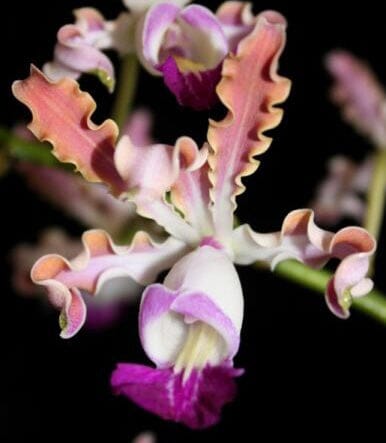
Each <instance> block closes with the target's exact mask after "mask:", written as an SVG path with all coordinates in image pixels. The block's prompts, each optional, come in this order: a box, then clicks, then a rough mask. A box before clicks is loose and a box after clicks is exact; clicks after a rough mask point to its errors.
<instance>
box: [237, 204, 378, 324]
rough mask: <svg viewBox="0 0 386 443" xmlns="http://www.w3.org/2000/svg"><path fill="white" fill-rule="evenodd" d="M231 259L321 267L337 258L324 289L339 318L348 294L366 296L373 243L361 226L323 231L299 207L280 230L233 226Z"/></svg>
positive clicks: (344, 315) (347, 303)
mask: <svg viewBox="0 0 386 443" xmlns="http://www.w3.org/2000/svg"><path fill="white" fill-rule="evenodd" d="M233 245H234V253H235V258H234V260H235V262H236V263H239V264H250V263H253V262H254V261H256V260H261V261H267V262H269V263H271V267H272V268H274V267H275V266H276V265H277V264H278V263H280V262H281V261H283V260H287V259H291V258H292V259H295V260H298V261H301V262H303V263H305V264H307V265H309V266H311V267H317V268H318V267H321V266H324V264H326V263H327V261H328V260H329V259H331V258H338V259H339V260H341V263H340V264H339V266H338V268H337V270H336V272H335V275H334V277H333V278H332V280H331V281H330V282H329V284H328V287H327V288H326V300H327V304H328V306H329V308H330V309H331V310H332V311H333V312H334V314H336V315H338V316H339V317H342V318H347V317H348V315H349V311H348V308H349V306H350V304H351V299H352V297H358V296H363V295H366V294H367V293H368V292H370V291H371V289H372V281H371V280H370V279H368V278H366V274H367V272H368V269H369V261H370V258H371V256H372V255H373V253H374V251H375V248H376V242H375V240H374V238H373V237H372V236H371V235H370V234H369V233H368V232H367V231H366V230H364V229H363V228H358V227H347V228H344V229H341V230H340V231H338V232H337V233H335V234H334V233H332V232H329V231H324V230H322V229H320V228H319V227H318V226H316V224H315V223H314V217H313V212H312V211H311V210H309V209H300V210H297V211H292V212H290V213H289V214H288V215H287V217H286V218H285V220H284V222H283V225H282V229H281V231H280V232H275V233H270V234H260V233H257V232H253V231H252V229H251V228H250V227H249V226H248V225H243V226H240V227H239V228H237V229H236V230H235V232H234V236H233Z"/></svg>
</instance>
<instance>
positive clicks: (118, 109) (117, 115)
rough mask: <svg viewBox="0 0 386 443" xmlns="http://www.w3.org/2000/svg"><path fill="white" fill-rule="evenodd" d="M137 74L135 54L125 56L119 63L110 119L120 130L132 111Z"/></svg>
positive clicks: (137, 65)
mask: <svg viewBox="0 0 386 443" xmlns="http://www.w3.org/2000/svg"><path fill="white" fill-rule="evenodd" d="M138 73H139V64H138V59H137V56H136V55H135V54H128V55H126V56H125V57H124V58H123V59H122V61H121V69H120V73H119V78H118V86H117V92H116V96H115V102H114V105H113V110H112V114H111V115H112V119H113V120H114V121H115V122H116V123H117V125H118V128H119V130H122V128H123V125H124V124H125V121H126V118H127V116H128V115H129V113H130V112H131V110H132V105H133V100H134V95H135V91H136V88H137V81H138Z"/></svg>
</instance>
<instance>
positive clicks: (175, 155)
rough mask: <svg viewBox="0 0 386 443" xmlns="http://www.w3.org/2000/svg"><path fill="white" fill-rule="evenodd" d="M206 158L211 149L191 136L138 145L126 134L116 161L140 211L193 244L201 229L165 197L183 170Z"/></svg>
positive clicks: (190, 168) (199, 165)
mask: <svg viewBox="0 0 386 443" xmlns="http://www.w3.org/2000/svg"><path fill="white" fill-rule="evenodd" d="M206 158H207V150H206V149H205V148H204V149H201V150H199V149H198V147H197V145H196V144H195V142H194V141H193V140H192V139H190V138H189V137H181V138H179V139H178V140H177V142H176V144H175V146H174V147H172V146H167V145H152V146H146V147H138V146H135V145H134V144H132V143H131V140H130V139H129V137H128V136H123V137H122V138H121V140H120V141H119V143H118V145H117V149H116V151H115V164H116V167H117V170H118V171H119V173H120V176H121V177H122V179H123V180H124V182H125V188H126V189H127V191H128V192H127V194H126V196H127V198H128V199H129V200H131V201H134V202H135V204H136V207H137V212H138V214H140V215H142V216H144V217H148V218H152V219H153V220H155V221H156V222H157V223H158V224H159V225H160V226H162V227H164V229H165V230H166V231H167V232H169V233H170V234H171V235H173V236H174V237H176V238H180V239H181V240H184V241H186V242H188V243H191V244H194V243H197V242H198V241H199V239H198V233H197V232H196V231H195V230H194V229H193V228H192V226H190V225H189V224H188V223H187V222H186V221H185V220H183V218H182V217H181V216H180V215H179V214H177V213H176V212H175V210H174V208H173V207H172V206H171V205H169V204H167V203H166V201H165V198H164V197H165V194H166V192H168V191H170V189H171V188H172V186H173V185H174V184H175V183H176V182H177V180H178V178H179V176H180V174H181V172H183V171H194V170H196V169H198V168H200V167H201V166H202V165H203V163H205V160H206Z"/></svg>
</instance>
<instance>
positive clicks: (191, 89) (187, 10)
mask: <svg viewBox="0 0 386 443" xmlns="http://www.w3.org/2000/svg"><path fill="white" fill-rule="evenodd" d="M124 3H125V5H126V6H127V7H128V8H129V11H130V12H124V13H122V14H121V15H120V16H119V17H118V18H117V19H116V20H115V21H106V20H105V19H104V18H103V16H102V15H101V14H100V13H99V12H98V11H97V10H95V9H93V8H81V9H78V10H76V11H75V17H76V21H75V23H74V24H72V25H65V26H63V27H62V28H61V29H60V30H59V32H58V43H57V45H56V47H55V51H54V61H53V62H50V63H46V64H45V65H44V68H43V70H44V72H45V74H46V75H48V77H49V78H51V79H52V80H58V79H60V78H62V77H71V78H74V79H77V78H79V77H80V75H81V74H82V73H87V72H88V73H94V74H96V75H98V76H99V78H100V80H101V81H102V82H103V83H104V84H105V85H106V86H107V87H108V88H109V90H110V91H112V90H113V88H114V83H115V75H114V68H113V66H112V64H111V62H110V60H109V59H108V57H107V56H106V55H105V54H104V53H103V52H102V50H105V49H115V50H117V51H118V52H119V53H120V54H121V55H125V54H129V53H136V54H137V56H138V58H139V59H140V61H141V62H142V65H143V66H144V67H145V68H146V69H147V70H148V72H149V73H151V74H153V75H158V76H163V78H164V82H165V84H166V86H167V87H168V88H169V89H170V91H171V92H172V93H173V94H174V95H175V96H176V98H177V101H178V102H179V103H180V104H181V105H184V106H189V107H192V108H194V109H197V110H200V109H206V108H209V107H210V106H212V105H213V104H214V103H215V102H216V101H217V95H216V92H215V88H216V85H217V83H218V82H219V80H220V76H221V66H222V62H223V60H224V58H225V56H226V55H227V54H228V53H229V51H233V52H234V51H235V50H236V48H237V44H238V43H239V42H240V41H241V40H242V38H244V37H245V36H246V35H247V34H248V33H249V32H251V31H252V29H253V27H254V24H255V22H256V17H255V16H254V15H253V14H252V12H251V7H250V4H248V3H244V2H233V1H231V2H225V3H224V4H223V5H222V6H221V7H220V8H219V10H218V11H217V15H215V14H213V13H212V12H211V11H210V10H209V9H207V8H205V7H204V6H201V5H189V6H186V7H184V6H185V4H186V3H188V1H184V0H182V1H177V0H173V1H157V0H153V1H151V0H150V1H133V0H131V1H130V0H126V1H124Z"/></svg>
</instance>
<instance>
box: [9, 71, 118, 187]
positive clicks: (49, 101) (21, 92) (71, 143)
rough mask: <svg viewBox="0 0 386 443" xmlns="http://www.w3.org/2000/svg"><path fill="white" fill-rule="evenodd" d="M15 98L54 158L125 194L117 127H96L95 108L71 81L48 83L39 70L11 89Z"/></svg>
mask: <svg viewBox="0 0 386 443" xmlns="http://www.w3.org/2000/svg"><path fill="white" fill-rule="evenodd" d="M12 90H13V93H14V95H15V97H16V98H17V99H18V100H20V101H21V102H22V103H24V104H25V105H26V106H28V108H29V109H30V110H31V112H32V116H33V119H32V122H31V123H30V124H29V126H28V127H29V129H30V130H31V131H32V132H33V133H34V135H35V136H36V137H37V138H38V139H39V140H41V141H49V142H50V143H51V144H52V145H53V147H54V149H53V151H52V152H53V154H54V155H55V156H56V157H57V158H58V159H59V160H60V161H62V162H67V163H73V164H75V166H76V168H77V169H78V170H79V171H80V172H81V173H82V175H83V176H84V177H85V178H86V179H87V180H89V181H91V182H101V181H102V182H105V183H106V184H108V185H110V187H111V189H112V190H113V192H114V193H117V194H120V193H121V192H123V191H124V190H125V187H124V181H123V180H122V178H121V177H120V176H119V174H118V172H117V171H116V169H115V165H114V146H115V141H116V139H117V136H118V127H117V125H116V124H115V123H114V122H113V121H112V120H106V121H105V122H104V123H103V124H102V125H99V126H97V125H95V124H94V123H93V122H92V121H91V119H90V116H91V115H92V113H93V112H94V111H95V108H96V104H95V102H94V100H93V99H92V98H91V96H90V95H89V94H87V93H85V92H82V91H81V90H80V89H79V85H78V84H77V83H76V82H75V81H73V80H71V79H68V78H66V79H63V80H61V81H60V82H58V83H53V82H51V81H49V80H48V79H47V78H46V77H45V76H44V74H43V73H42V72H40V71H39V70H38V69H37V68H35V67H32V68H31V75H30V76H29V77H28V78H27V79H25V80H22V81H17V82H15V83H14V84H13V87H12Z"/></svg>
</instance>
